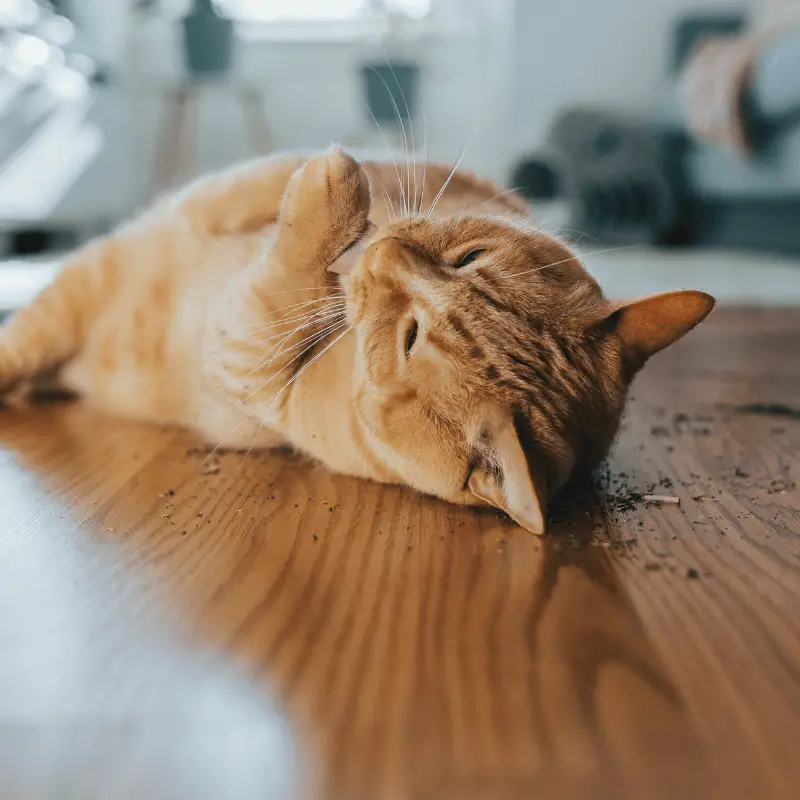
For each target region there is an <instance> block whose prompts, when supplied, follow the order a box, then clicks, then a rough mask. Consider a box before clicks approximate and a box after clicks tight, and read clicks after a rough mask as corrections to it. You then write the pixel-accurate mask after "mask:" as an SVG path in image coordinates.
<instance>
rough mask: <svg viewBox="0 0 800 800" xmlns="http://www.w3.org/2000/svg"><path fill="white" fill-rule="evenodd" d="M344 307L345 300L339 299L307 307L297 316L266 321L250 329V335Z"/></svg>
mask: <svg viewBox="0 0 800 800" xmlns="http://www.w3.org/2000/svg"><path fill="white" fill-rule="evenodd" d="M344 308H345V302H344V301H343V300H341V301H337V302H336V303H330V304H326V305H325V306H323V307H321V308H319V307H317V308H312V309H306V310H305V311H304V312H303V313H302V314H296V315H295V316H292V317H282V318H280V319H276V320H274V321H273V322H268V323H265V324H264V325H262V326H261V327H259V328H254V329H253V330H251V331H250V334H249V335H256V334H258V333H264V332H266V331H268V330H272V329H274V328H281V327H284V326H285V325H288V324H290V323H292V322H301V321H302V320H305V319H312V318H313V317H315V316H317V315H319V314H326V313H328V312H330V311H336V310H340V309H344Z"/></svg>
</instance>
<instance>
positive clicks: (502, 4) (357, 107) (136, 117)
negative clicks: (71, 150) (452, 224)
mask: <svg viewBox="0 0 800 800" xmlns="http://www.w3.org/2000/svg"><path fill="white" fill-rule="evenodd" d="M472 2H473V0H470V3H472ZM512 8H513V3H512V0H494V2H493V3H491V4H486V6H485V7H483V8H481V11H480V13H481V15H482V16H481V22H480V24H476V25H474V26H472V31H471V32H467V33H466V34H464V35H458V36H453V35H444V36H441V37H432V38H428V39H426V40H423V41H418V42H409V43H404V44H403V45H401V46H399V47H392V46H391V45H387V44H380V43H374V42H370V41H365V40H363V39H361V40H358V39H354V40H351V41H336V42H283V41H264V40H261V41H258V40H256V41H249V40H243V41H242V42H241V43H240V50H239V58H238V65H239V68H238V75H239V78H240V79H241V80H242V81H245V82H247V83H248V84H250V85H252V86H255V87H257V88H258V90H259V92H260V93H261V96H262V98H263V109H264V115H265V117H266V121H267V124H268V127H269V133H270V139H271V144H272V146H273V148H274V149H278V150H280V149H294V148H322V147H326V146H327V145H328V144H330V143H331V142H333V141H340V142H344V143H345V144H350V145H354V146H360V147H368V148H373V147H374V148H381V149H385V144H384V140H383V138H382V135H381V134H380V132H379V131H377V129H376V128H375V126H374V123H373V122H372V121H371V119H370V117H369V114H368V112H367V110H366V108H365V106H364V103H363V99H362V98H363V95H362V90H361V85H360V81H361V75H360V72H359V67H360V66H361V65H362V64H363V63H364V62H365V61H372V62H373V63H378V64H380V63H383V62H384V60H385V59H386V57H387V56H389V57H395V56H400V57H407V58H411V59H413V60H414V61H416V62H418V63H419V64H420V67H421V71H422V80H421V86H420V89H421V94H422V98H421V103H420V104H419V106H418V107H419V109H420V111H424V117H423V116H422V114H420V117H419V118H418V119H417V120H416V122H415V138H416V145H417V149H418V152H419V154H420V157H421V155H422V151H423V144H424V140H425V135H426V133H427V143H428V149H429V153H430V156H431V158H434V159H439V160H443V161H447V162H452V161H453V160H454V159H455V158H456V156H457V155H458V153H459V151H460V149H461V148H462V147H463V146H464V145H466V144H467V143H468V142H470V141H472V144H471V146H470V148H469V151H468V153H467V157H466V159H465V161H464V163H465V165H467V166H469V167H471V168H473V169H475V170H478V171H480V172H481V173H483V174H486V175H489V176H493V177H495V178H497V179H502V178H504V177H505V175H506V173H507V169H508V150H507V148H503V147H498V141H499V142H503V141H504V140H505V139H506V137H507V135H508V128H509V120H508V117H509V109H510V91H511V82H510V80H509V77H508V76H509V74H510V70H511V63H510V55H511V52H512V51H511V48H510V44H511V16H510V12H511V10H512ZM473 21H475V20H474V19H473ZM179 35H180V33H179V29H178V28H177V27H176V26H175V25H173V24H170V23H165V22H163V21H157V22H152V21H151V22H149V23H147V24H145V25H142V26H139V27H138V28H137V29H135V30H133V31H132V35H131V36H130V37H129V45H128V52H127V57H126V59H125V64H126V67H125V70H124V77H125V84H126V87H127V89H126V91H128V92H129V93H130V95H131V97H132V98H133V102H132V106H131V109H132V118H131V133H132V134H133V138H134V139H135V141H136V150H137V157H136V159H135V161H136V162H137V163H138V164H139V165H140V169H138V170H137V171H136V172H135V174H134V175H133V179H134V180H137V181H139V182H140V183H141V191H140V192H139V194H146V184H147V182H149V181H150V180H151V179H150V175H151V170H149V169H147V168H145V169H141V165H143V164H152V163H153V161H154V158H155V153H156V150H157V149H158V148H159V147H161V146H162V138H161V137H162V134H163V129H164V121H165V120H164V112H165V110H166V109H165V107H164V97H165V94H164V91H165V90H166V89H169V88H170V87H174V86H175V85H176V84H177V83H178V81H179V80H180V76H181V73H182V65H181V50H180V39H179ZM198 96H199V97H201V98H202V99H201V102H200V103H199V105H198V109H197V116H196V119H197V123H196V125H195V128H196V130H197V135H196V141H195V143H194V149H195V153H194V163H195V166H194V169H193V171H194V172H202V171H206V170H209V169H213V168H215V167H218V166H222V165H224V164H226V163H230V162H231V161H235V160H237V159H240V158H245V157H247V156H248V155H249V152H248V143H247V136H246V127H245V125H244V123H243V120H242V112H241V108H240V106H239V105H238V103H237V96H236V94H235V92H232V91H231V87H230V86H227V85H223V86H219V87H211V88H209V89H205V90H203V91H202V93H201V94H199V95H198ZM387 133H388V134H389V137H390V140H391V141H392V142H393V139H392V132H391V130H389V131H387ZM393 143H394V142H393Z"/></svg>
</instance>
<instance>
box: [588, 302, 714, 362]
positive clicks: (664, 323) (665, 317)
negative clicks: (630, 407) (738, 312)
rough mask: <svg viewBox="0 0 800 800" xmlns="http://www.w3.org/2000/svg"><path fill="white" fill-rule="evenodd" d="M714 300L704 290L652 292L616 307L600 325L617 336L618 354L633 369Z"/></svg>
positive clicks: (706, 311) (700, 316)
mask: <svg viewBox="0 0 800 800" xmlns="http://www.w3.org/2000/svg"><path fill="white" fill-rule="evenodd" d="M715 303H716V300H714V298H713V297H711V295H709V294H706V293H705V292H696V291H680V292H667V293H666V294H656V295H653V296H652V297H646V298H645V299H643V300H637V301H636V302H635V303H630V304H628V305H625V306H622V308H618V309H617V310H616V311H614V312H613V313H612V314H610V315H609V316H608V317H607V318H606V319H605V320H604V321H603V323H602V327H603V328H604V329H605V330H606V331H611V332H613V333H615V334H616V335H617V336H618V337H619V340H620V343H621V345H622V356H623V358H624V359H625V362H626V364H627V366H628V368H629V369H630V370H631V371H632V372H636V371H637V370H638V369H640V368H641V367H642V366H643V365H644V363H645V361H647V359H648V358H650V356H652V355H655V354H656V353H657V352H658V351H659V350H663V349H664V348H665V347H668V346H669V345H671V344H672V343H673V342H676V341H677V340H678V339H680V338H681V337H682V336H684V335H686V334H687V333H689V331H690V330H691V329H692V328H694V326H695V325H697V324H698V323H699V322H702V321H703V320H704V319H705V318H706V317H707V316H708V314H709V313H711V310H712V309H713V308H714V305H715Z"/></svg>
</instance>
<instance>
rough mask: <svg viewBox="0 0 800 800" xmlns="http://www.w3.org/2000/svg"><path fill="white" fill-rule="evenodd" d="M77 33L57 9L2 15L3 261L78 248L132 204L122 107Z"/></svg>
mask: <svg viewBox="0 0 800 800" xmlns="http://www.w3.org/2000/svg"><path fill="white" fill-rule="evenodd" d="M74 33H75V30H74V26H73V25H72V23H71V22H70V21H69V20H68V19H66V18H65V17H63V16H60V15H58V14H55V13H54V12H53V11H52V10H51V9H50V8H49V6H48V5H47V4H44V3H35V2H33V0H30V1H29V2H18V3H13V4H9V5H6V6H4V7H3V8H0V252H6V253H9V252H11V253H12V254H17V253H28V252H33V251H41V250H43V249H48V248H50V247H54V246H59V244H68V243H69V242H70V240H72V239H74V238H75V237H79V236H81V235H84V234H86V233H91V232H92V231H93V230H94V229H96V228H103V227H104V226H105V225H107V224H108V220H109V218H110V217H113V215H114V212H115V208H116V207H117V205H118V204H119V205H122V204H123V202H124V197H123V195H124V191H123V185H122V183H120V182H117V181H116V180H115V178H116V177H117V173H118V168H117V165H116V162H117V161H118V153H119V147H118V143H119V141H121V140H122V138H121V137H118V136H117V135H116V134H117V128H118V127H120V122H121V119H120V117H121V115H120V109H119V107H118V105H119V100H118V98H117V96H116V93H115V92H114V91H113V89H111V88H110V87H108V86H106V85H104V83H103V77H104V76H103V71H102V68H101V65H98V64H96V63H95V62H94V61H93V60H92V59H90V58H88V57H87V56H85V55H84V54H82V53H81V52H80V51H79V50H76V49H75V46H74ZM110 187H113V191H109V189H110Z"/></svg>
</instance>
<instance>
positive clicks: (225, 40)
mask: <svg viewBox="0 0 800 800" xmlns="http://www.w3.org/2000/svg"><path fill="white" fill-rule="evenodd" d="M182 25H183V47H184V56H185V59H186V68H187V69H188V70H189V72H190V74H192V75H193V76H196V77H203V78H208V77H219V76H222V75H225V74H227V73H228V72H229V71H230V68H231V64H232V63H233V51H234V29H233V20H232V19H229V18H228V17H224V16H222V15H221V14H220V13H219V12H218V11H217V9H216V7H215V5H214V3H213V0H194V3H193V6H192V10H191V11H190V12H189V13H188V14H187V15H186V16H185V17H184V18H183V21H182Z"/></svg>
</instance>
